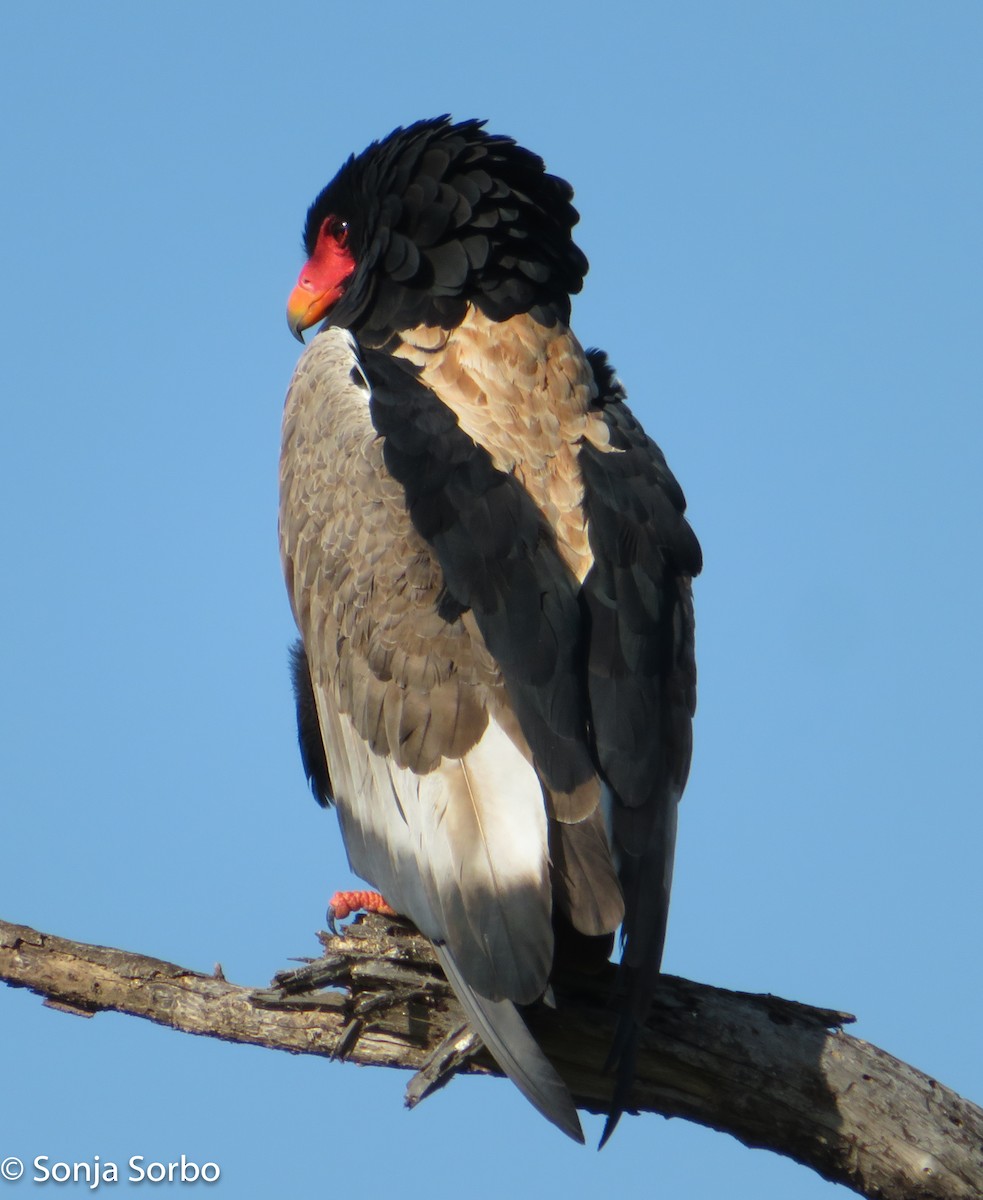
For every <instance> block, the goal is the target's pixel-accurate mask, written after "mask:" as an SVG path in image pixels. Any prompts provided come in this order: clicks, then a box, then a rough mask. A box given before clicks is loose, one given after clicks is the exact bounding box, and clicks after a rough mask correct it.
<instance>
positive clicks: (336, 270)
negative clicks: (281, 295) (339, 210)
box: [287, 217, 355, 342]
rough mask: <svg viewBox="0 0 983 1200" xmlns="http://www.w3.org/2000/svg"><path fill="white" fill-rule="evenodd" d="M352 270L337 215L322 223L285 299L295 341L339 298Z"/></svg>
mask: <svg viewBox="0 0 983 1200" xmlns="http://www.w3.org/2000/svg"><path fill="white" fill-rule="evenodd" d="M354 271H355V259H354V258H353V256H352V253H351V251H350V250H349V249H348V226H347V224H345V222H343V221H339V220H338V218H337V217H327V218H325V220H324V221H323V222H322V223H321V231H320V233H318V235H317V244H316V245H315V246H314V253H313V254H312V255H311V257H310V258H309V259H308V260H307V262H306V263H305V264H304V269H303V270H302V271H301V273H300V277H299V278H298V280H297V286H296V287H295V288H294V290H293V291H292V292H291V293H290V299H289V300H288V301H287V324H288V325H289V326H290V331H291V333H293V335H294V337H295V338H297V340H298V341H300V342H302V341H303V340H304V339H303V337H302V336H301V331H302V330H304V329H309V328H310V327H311V325H316V324H317V322H318V321H321V320H323V319H324V317H325V316H326V315H327V313H328V312H329V311H330V309H331V307H332V305H333V304H336V303H337V301H338V300H339V299H340V298H341V296H342V294H343V293H344V291H345V286H346V284H347V283H348V280H349V279H351V277H352V275H353V274H354Z"/></svg>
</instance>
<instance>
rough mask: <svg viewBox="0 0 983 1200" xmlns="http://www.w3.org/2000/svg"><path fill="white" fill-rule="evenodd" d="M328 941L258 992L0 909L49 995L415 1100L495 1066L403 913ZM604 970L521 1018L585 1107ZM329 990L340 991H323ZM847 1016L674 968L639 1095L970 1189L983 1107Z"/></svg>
mask: <svg viewBox="0 0 983 1200" xmlns="http://www.w3.org/2000/svg"><path fill="white" fill-rule="evenodd" d="M322 941H323V943H324V949H325V956H324V957H322V958H320V959H316V960H313V961H311V962H309V963H308V964H307V965H305V966H303V967H301V968H299V969H297V970H292V971H286V972H283V973H281V974H280V975H278V976H277V977H276V978H275V979H274V981H273V985H272V986H271V987H270V988H267V989H252V988H245V987H237V986H235V985H234V984H231V983H228V982H227V981H226V980H225V979H224V978H222V976H221V972H220V971H217V972H216V974H215V975H214V976H208V975H200V974H198V973H196V972H193V971H188V970H186V969H184V968H182V967H178V966H175V965H174V964H173V963H167V962H161V961H160V960H158V959H153V958H146V957H144V956H143V955H139V954H131V953H128V952H126V951H123V950H111V949H107V948H105V947H102V946H89V945H84V944H81V943H79V942H71V941H68V940H66V939H64V938H58V937H53V936H50V935H48V934H43V933H38V932H37V931H36V930H33V929H29V928H27V927H26V926H20V925H10V924H7V923H5V922H0V978H2V979H4V980H6V982H7V983H9V984H11V985H13V986H15V987H27V988H30V989H32V990H33V991H35V992H37V993H38V994H39V995H42V996H44V997H45V998H46V999H45V1003H46V1004H48V1005H50V1006H51V1007H54V1008H59V1009H63V1010H65V1011H69V1012H73V1013H77V1014H79V1015H82V1016H91V1015H93V1014H94V1013H96V1012H99V1011H101V1010H112V1011H115V1012H124V1013H131V1014H133V1015H135V1016H141V1017H146V1018H147V1019H149V1020H151V1021H156V1022H158V1023H159V1024H162V1025H170V1026H171V1027H173V1028H174V1029H180V1030H183V1031H185V1032H187V1033H196V1034H204V1035H206V1036H209V1037H218V1038H224V1039H226V1040H228V1041H235V1042H249V1043H252V1044H254V1045H260V1046H268V1047H270V1048H271V1049H276V1050H289V1051H290V1052H292V1053H302V1054H321V1055H325V1056H327V1057H344V1058H349V1059H351V1060H352V1061H354V1062H358V1063H363V1064H373V1065H378V1066H396V1067H403V1068H409V1069H411V1070H414V1071H415V1072H416V1074H415V1075H414V1077H413V1079H412V1080H411V1082H410V1086H409V1089H408V1093H407V1096H408V1099H407V1102H408V1103H411V1104H413V1103H416V1102H417V1101H418V1100H419V1099H421V1098H422V1097H423V1096H425V1095H427V1094H428V1093H429V1092H431V1091H433V1090H434V1089H435V1088H436V1087H440V1086H441V1085H442V1084H443V1083H445V1082H446V1081H447V1080H448V1079H449V1078H450V1077H451V1076H452V1075H453V1074H454V1073H456V1072H457V1071H468V1072H475V1071H479V1072H489V1073H497V1069H496V1067H495V1065H494V1063H493V1062H492V1061H491V1060H490V1059H489V1058H488V1057H487V1056H486V1055H485V1054H484V1052H483V1051H482V1049H481V1047H480V1044H479V1043H477V1041H476V1039H475V1038H474V1036H473V1035H472V1034H471V1033H470V1032H469V1031H468V1029H467V1027H466V1026H465V1024H464V1023H463V1017H462V1013H461V1010H460V1009H459V1007H458V1005H457V1003H456V1001H455V1000H454V998H453V995H452V993H451V992H450V989H449V987H448V985H447V983H446V982H445V981H444V979H443V977H442V976H441V974H440V971H439V968H438V967H437V965H436V962H435V960H434V957H433V954H432V952H431V950H430V947H429V946H428V944H427V942H426V941H425V939H423V938H422V937H420V935H419V934H417V933H415V932H414V931H413V930H411V929H409V928H408V927H407V926H406V925H405V924H403V923H402V922H400V921H398V920H393V919H387V918H382V917H370V918H365V919H363V920H362V921H361V922H360V923H359V924H357V925H356V926H355V927H353V928H351V929H349V931H348V934H347V936H345V937H341V938H337V937H331V936H330V935H327V934H324V935H322ZM609 982H610V981H609V980H608V979H604V980H601V979H593V980H583V979H577V980H568V981H563V982H562V983H560V984H558V985H557V988H556V991H557V1000H558V1004H557V1008H556V1009H549V1008H546V1007H543V1006H539V1007H537V1008H536V1009H534V1010H530V1012H529V1014H528V1019H529V1023H530V1026H531V1027H532V1028H533V1029H534V1031H535V1033H536V1036H537V1037H538V1038H539V1039H540V1041H541V1042H542V1044H543V1046H544V1048H545V1049H546V1051H547V1052H548V1053H549V1055H550V1056H551V1058H552V1059H553V1061H554V1062H555V1063H556V1065H557V1067H558V1069H559V1070H560V1072H561V1074H562V1075H563V1077H564V1078H565V1079H566V1081H567V1083H568V1084H569V1086H570V1089H571V1091H572V1092H573V1095H574V1096H575V1097H576V1099H577V1102H578V1104H579V1105H580V1106H581V1107H583V1108H586V1109H589V1110H593V1111H602V1112H603V1111H606V1108H607V1103H608V1099H609V1096H610V1090H611V1080H610V1077H609V1076H607V1075H605V1074H604V1071H603V1064H604V1059H605V1056H606V1054H607V1049H608V1045H609V1043H610V1039H611V1034H612V1029H613V1019H612V1013H611V1011H610V1009H609V1008H608V1007H607V1006H606V1004H605V1001H604V996H605V994H606V992H607V990H608V984H609ZM324 988H333V989H335V990H328V991H325V990H322V989H324ZM850 1020H852V1018H851V1017H850V1016H849V1015H848V1014H846V1013H840V1012H835V1011H832V1010H828V1009H819V1008H812V1007H809V1006H807V1005H803V1004H797V1003H795V1002H793V1001H789V1000H782V999H779V998H778V997H775V996H756V995H750V994H748V993H742V992H727V991H723V990H721V989H719V988H712V987H708V986H706V985H705V984H698V983H691V982H689V981H688V980H684V979H676V978H673V977H671V976H666V977H665V980H664V986H663V987H662V989H661V992H660V996H659V999H658V1004H657V1007H656V1010H655V1011H654V1013H653V1015H652V1019H651V1021H650V1025H649V1029H648V1031H647V1033H646V1036H645V1038H644V1040H643V1045H642V1049H641V1054H640V1057H639V1067H638V1077H637V1084H636V1089H635V1095H634V1102H635V1104H636V1105H637V1107H638V1108H639V1109H640V1110H643V1111H650V1112H658V1113H662V1114H663V1115H665V1116H680V1117H687V1118H688V1119H690V1120H693V1121H697V1122H699V1123H700V1124H703V1125H708V1126H711V1127H712V1128H714V1129H719V1130H723V1131H725V1132H727V1133H730V1134H733V1136H734V1137H737V1138H739V1139H740V1140H741V1141H742V1142H745V1143H746V1144H747V1145H749V1146H759V1147H763V1148H766V1149H770V1150H774V1151H776V1152H777V1153H780V1154H786V1155H788V1156H789V1157H791V1158H793V1159H795V1160H796V1161H798V1162H800V1163H802V1164H804V1165H806V1166H809V1167H812V1168H813V1170H815V1171H818V1172H819V1174H820V1175H823V1176H824V1177H825V1178H827V1179H831V1180H835V1181H836V1182H839V1183H843V1184H845V1185H846V1186H847V1187H850V1188H852V1189H853V1190H854V1191H857V1192H859V1193H860V1194H861V1195H864V1196H870V1197H877V1198H878V1200H978V1198H979V1197H980V1196H981V1195H983V1111H981V1110H980V1109H979V1108H977V1107H976V1106H975V1105H973V1104H970V1103H969V1102H968V1101H966V1100H963V1099H961V1098H960V1097H959V1096H957V1095H955V1093H953V1092H951V1091H950V1090H949V1089H948V1088H945V1087H943V1086H942V1085H941V1084H939V1083H937V1082H936V1081H935V1080H933V1079H929V1078H928V1076H926V1075H923V1074H922V1073H921V1072H920V1071H916V1070H915V1069H914V1068H913V1067H909V1066H907V1065H906V1064H905V1063H902V1062H899V1061H898V1060H897V1059H895V1058H892V1057H891V1055H889V1054H886V1053H885V1052H884V1051H883V1050H879V1049H878V1048H877V1047H876V1046H871V1045H869V1044H868V1043H866V1042H862V1041H860V1040H859V1039H857V1038H853V1037H849V1036H847V1035H846V1034H845V1033H843V1032H842V1029H841V1026H842V1025H843V1024H844V1023H846V1022H848V1021H850Z"/></svg>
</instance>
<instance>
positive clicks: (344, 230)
mask: <svg viewBox="0 0 983 1200" xmlns="http://www.w3.org/2000/svg"><path fill="white" fill-rule="evenodd" d="M321 237H330V238H331V239H332V240H334V241H336V242H337V243H338V245H339V246H346V245H347V244H348V222H347V221H343V220H342V219H341V217H336V216H330V217H327V218H326V219H325V221H324V223H323V224H322V226H321Z"/></svg>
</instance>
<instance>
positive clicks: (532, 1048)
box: [434, 945, 584, 1145]
mask: <svg viewBox="0 0 983 1200" xmlns="http://www.w3.org/2000/svg"><path fill="white" fill-rule="evenodd" d="M434 949H435V950H436V951H437V957H438V958H439V959H440V965H441V966H442V967H443V969H444V974H445V975H446V976H447V979H448V981H449V982H450V985H451V987H452V988H453V989H454V993H455V995H456V996H457V998H458V1000H460V1002H461V1005H462V1007H463V1008H464V1011H465V1012H466V1013H467V1016H468V1020H469V1021H470V1022H471V1024H472V1025H473V1026H474V1028H475V1030H476V1032H477V1033H478V1035H479V1036H480V1037H481V1040H482V1041H483V1042H484V1043H485V1048H486V1049H487V1050H488V1053H489V1054H490V1055H491V1056H492V1058H494V1060H495V1061H496V1062H497V1063H498V1065H499V1066H500V1067H501V1068H502V1070H503V1071H504V1072H505V1074H506V1075H507V1076H508V1077H509V1079H511V1080H512V1082H513V1083H514V1084H515V1086H516V1087H517V1088H518V1089H519V1091H520V1092H521V1093H522V1094H523V1096H525V1098H526V1099H527V1100H528V1101H529V1103H530V1104H531V1105H532V1106H533V1107H534V1108H536V1109H538V1110H539V1111H540V1112H541V1113H542V1114H543V1116H544V1117H545V1118H546V1119H547V1121H552V1122H553V1124H554V1125H555V1126H556V1127H557V1129H560V1130H562V1131H563V1132H564V1133H565V1134H566V1135H567V1137H571V1138H573V1140H574V1141H575V1142H580V1143H581V1145H583V1142H584V1133H583V1130H582V1129H581V1128H580V1118H579V1117H578V1116H577V1109H576V1106H575V1105H574V1102H573V1097H572V1096H571V1095H570V1093H569V1091H568V1090H567V1086H566V1084H565V1083H564V1082H563V1080H562V1079H561V1078H560V1076H559V1075H558V1074H557V1072H556V1069H555V1068H554V1067H553V1066H552V1064H551V1063H550V1062H549V1060H548V1059H547V1057H546V1055H545V1054H544V1053H543V1052H542V1050H541V1049H540V1048H539V1045H538V1044H537V1042H536V1041H535V1039H534V1038H533V1036H532V1034H531V1033H530V1032H529V1030H528V1029H527V1028H526V1024H525V1022H524V1021H523V1019H522V1017H520V1016H519V1012H518V1009H517V1008H516V1007H515V1005H514V1004H513V1003H512V1002H511V1001H510V1000H487V999H486V998H485V997H484V996H479V995H478V993H477V992H476V991H474V989H473V988H472V987H471V986H470V984H468V983H467V981H466V980H465V979H464V976H463V975H461V973H460V971H459V970H458V969H457V964H456V963H455V962H454V960H453V958H451V956H450V954H449V953H448V952H447V948H446V947H445V946H440V945H437V946H435V947H434Z"/></svg>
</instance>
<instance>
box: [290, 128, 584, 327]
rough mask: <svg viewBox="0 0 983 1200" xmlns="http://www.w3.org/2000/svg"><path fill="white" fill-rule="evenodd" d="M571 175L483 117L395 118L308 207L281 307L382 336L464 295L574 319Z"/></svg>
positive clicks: (435, 320)
mask: <svg viewBox="0 0 983 1200" xmlns="http://www.w3.org/2000/svg"><path fill="white" fill-rule="evenodd" d="M572 196H573V191H572V189H571V187H570V185H569V184H568V183H566V182H564V180H562V179H558V178H557V177H556V176H554V175H549V174H547V172H546V169H545V167H544V164H543V160H542V159H541V158H539V157H538V156H537V155H535V154H532V153H531V152H530V151H528V150H524V149H523V148H522V147H521V146H517V145H516V143H515V142H514V141H513V140H512V139H511V138H507V137H501V136H496V135H493V134H489V133H487V132H486V131H485V129H484V128H483V122H480V121H462V122H460V123H458V124H454V123H452V122H451V119H450V118H449V117H447V116H443V117H438V118H437V119H435V120H430V121H419V122H417V123H416V124H415V125H411V126H409V127H408V128H406V129H402V128H400V129H396V130H394V131H393V132H392V133H391V134H390V135H389V136H388V137H387V138H384V139H383V140H382V141H380V142H373V144H372V145H371V146H369V148H368V149H367V150H364V151H363V152H362V153H361V154H359V155H358V156H353V157H352V158H350V159H349V160H348V161H347V162H346V163H345V165H344V166H343V167H342V168H341V170H340V171H339V172H338V174H337V175H336V176H335V177H334V179H333V180H332V181H331V183H329V184H328V186H327V187H326V188H325V189H324V191H322V192H321V194H320V195H319V196H318V197H317V199H316V200H315V201H314V203H313V204H312V205H311V207H310V209H309V210H308V213H307V223H306V225H305V228H304V251H305V253H306V254H307V256H308V257H307V262H306V263H305V264H304V267H303V270H302V271H301V273H300V277H299V278H298V280H297V286H296V287H295V288H294V290H293V292H292V293H291V295H290V300H289V303H288V306H287V319H288V322H289V324H290V328H291V330H292V331H293V333H294V335H295V336H296V337H298V338H299V337H300V336H301V332H302V330H304V329H308V328H309V327H310V326H312V325H314V324H316V323H317V322H318V321H323V320H327V321H329V322H330V323H331V324H332V325H341V326H344V327H346V328H349V329H353V330H354V331H356V332H357V333H358V335H359V338H360V340H361V341H362V342H363V343H364V344H366V345H371V346H383V345H385V344H386V342H387V341H389V339H390V338H391V337H392V335H393V334H394V333H396V332H398V331H400V330H404V329H410V328H413V327H415V326H418V325H424V324H426V325H439V326H442V327H444V328H447V327H449V326H451V325H455V324H457V323H458V322H459V321H460V320H461V319H462V317H463V314H464V309H465V307H466V306H467V304H468V303H473V304H475V305H477V307H479V308H480V309H481V310H482V311H483V312H484V313H485V314H486V315H487V316H490V317H491V318H492V319H493V320H507V319H508V318H509V317H511V316H514V315H516V314H517V313H520V312H533V311H534V312H535V313H536V315H537V316H540V317H541V319H542V320H544V321H546V322H551V321H552V320H554V319H556V317H559V318H561V319H562V320H568V319H569V315H570V295H571V293H574V292H578V291H580V287H581V284H582V282H583V277H584V274H585V273H586V271H587V260H586V259H585V258H584V256H583V254H582V253H581V252H580V250H579V249H578V248H577V246H576V245H575V244H574V242H573V239H572V237H571V230H572V228H573V226H574V225H575V224H576V222H577V220H578V216H577V210H576V209H575V208H574V207H573V205H572V204H571V202H570V201H571V198H572Z"/></svg>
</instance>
